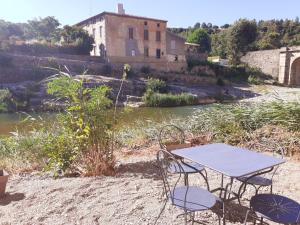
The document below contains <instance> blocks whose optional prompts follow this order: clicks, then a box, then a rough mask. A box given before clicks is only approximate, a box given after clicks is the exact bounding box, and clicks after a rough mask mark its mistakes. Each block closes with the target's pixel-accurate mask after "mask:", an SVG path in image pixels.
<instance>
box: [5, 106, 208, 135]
mask: <svg viewBox="0 0 300 225" xmlns="http://www.w3.org/2000/svg"><path fill="white" fill-rule="evenodd" d="M200 108H203V106H186V107H175V108H134V109H128V110H126V111H125V112H124V113H122V115H121V118H120V121H119V122H120V126H121V127H122V126H127V127H130V126H134V124H135V123H136V122H139V123H143V122H150V121H153V122H156V123H160V122H165V121H169V120H170V119H181V118H184V117H188V116H191V115H192V114H193V113H194V112H195V111H196V110H198V109H200ZM31 115H32V116H33V117H35V118H38V117H41V118H43V120H44V121H46V122H47V123H52V122H54V120H55V116H56V114H55V113H39V114H31ZM27 116H28V115H26V114H24V113H14V114H0V135H9V134H10V132H14V131H16V130H19V131H29V130H31V129H32V127H28V125H26V124H25V123H22V121H23V120H24V119H25V118H26V117H27ZM37 123H38V122H37Z"/></svg>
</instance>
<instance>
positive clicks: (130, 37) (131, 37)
mask: <svg viewBox="0 0 300 225" xmlns="http://www.w3.org/2000/svg"><path fill="white" fill-rule="evenodd" d="M128 31H129V39H133V28H129V30H128Z"/></svg>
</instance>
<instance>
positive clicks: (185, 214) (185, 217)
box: [184, 210, 188, 225]
mask: <svg viewBox="0 0 300 225" xmlns="http://www.w3.org/2000/svg"><path fill="white" fill-rule="evenodd" d="M187 223H188V219H187V211H186V210H184V224H185V225H187Z"/></svg>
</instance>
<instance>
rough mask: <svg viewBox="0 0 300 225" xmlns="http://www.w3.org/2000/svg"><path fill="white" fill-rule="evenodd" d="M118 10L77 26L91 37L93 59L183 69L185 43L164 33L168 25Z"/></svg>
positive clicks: (156, 67)
mask: <svg viewBox="0 0 300 225" xmlns="http://www.w3.org/2000/svg"><path fill="white" fill-rule="evenodd" d="M117 10H118V12H117V13H111V12H103V13H100V14H98V15H96V16H93V17H91V18H88V19H86V20H84V21H82V22H80V23H78V24H76V25H77V26H81V27H82V28H83V29H85V30H86V31H87V32H88V33H89V34H90V35H92V36H93V37H94V40H95V44H94V49H93V50H92V52H91V55H92V56H100V57H103V58H105V59H106V61H107V62H109V63H112V64H124V63H129V64H131V65H133V66H136V67H142V66H150V67H153V68H155V69H162V70H177V71H178V70H181V69H183V68H185V67H186V59H185V52H184V43H185V39H183V38H181V37H179V36H177V35H175V34H173V33H171V32H169V31H167V21H165V20H160V19H154V18H147V17H140V16H133V15H128V14H125V10H124V9H123V5H122V4H118V9H117Z"/></svg>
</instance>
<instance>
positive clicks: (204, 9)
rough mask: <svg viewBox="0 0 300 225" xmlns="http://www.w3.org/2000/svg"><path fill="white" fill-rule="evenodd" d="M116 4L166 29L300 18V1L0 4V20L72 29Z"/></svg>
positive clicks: (25, 0) (11, 0)
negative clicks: (49, 20)
mask: <svg viewBox="0 0 300 225" xmlns="http://www.w3.org/2000/svg"><path fill="white" fill-rule="evenodd" d="M117 3H123V4H124V8H125V10H126V13H127V14H131V15H138V16H145V17H153V18H158V19H164V20H168V27H188V26H193V25H194V24H195V23H196V22H200V23H202V22H206V23H208V22H211V23H213V24H214V25H219V26H220V25H224V24H226V23H229V24H230V23H233V22H234V21H235V20H237V19H239V18H248V19H257V20H260V19H265V20H267V19H274V18H275V19H286V18H289V19H295V18H296V16H300V10H299V9H300V0H284V1H283V0H0V19H4V20H6V21H11V22H26V21H27V20H30V19H33V18H39V17H46V16H54V17H56V18H57V19H58V20H59V21H60V23H61V24H62V25H66V24H69V25H73V24H75V23H77V22H79V21H81V20H84V19H86V18H88V17H90V16H93V15H96V14H98V13H101V12H103V11H109V12H115V11H116V5H117Z"/></svg>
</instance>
